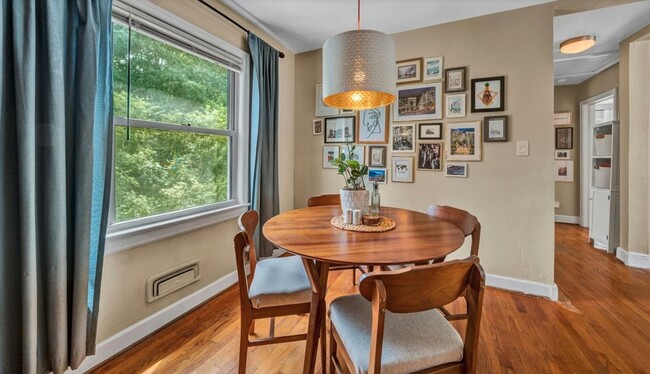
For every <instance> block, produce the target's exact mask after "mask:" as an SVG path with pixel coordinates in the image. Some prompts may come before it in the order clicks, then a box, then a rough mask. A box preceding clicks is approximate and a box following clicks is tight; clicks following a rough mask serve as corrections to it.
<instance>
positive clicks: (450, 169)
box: [445, 162, 467, 178]
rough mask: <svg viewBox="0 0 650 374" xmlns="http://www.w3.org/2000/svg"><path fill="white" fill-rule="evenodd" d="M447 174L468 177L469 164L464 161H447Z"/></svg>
mask: <svg viewBox="0 0 650 374" xmlns="http://www.w3.org/2000/svg"><path fill="white" fill-rule="evenodd" d="M445 175H446V176H448V177H455V178H467V164H466V163H463V162H447V163H446V164H445Z"/></svg>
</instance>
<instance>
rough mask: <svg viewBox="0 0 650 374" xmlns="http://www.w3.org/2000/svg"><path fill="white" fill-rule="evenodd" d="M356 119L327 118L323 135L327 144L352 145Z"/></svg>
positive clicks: (351, 117) (350, 117)
mask: <svg viewBox="0 0 650 374" xmlns="http://www.w3.org/2000/svg"><path fill="white" fill-rule="evenodd" d="M355 119H356V117H354V116H348V117H328V118H325V126H324V131H323V134H324V135H325V143H350V142H353V141H354V122H355Z"/></svg>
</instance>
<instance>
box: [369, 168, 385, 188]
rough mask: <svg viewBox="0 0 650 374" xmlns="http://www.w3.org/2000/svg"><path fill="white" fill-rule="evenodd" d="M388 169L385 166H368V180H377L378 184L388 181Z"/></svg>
mask: <svg viewBox="0 0 650 374" xmlns="http://www.w3.org/2000/svg"><path fill="white" fill-rule="evenodd" d="M387 174H388V169H386V168H368V182H370V183H373V182H377V183H379V184H387V183H388V176H387Z"/></svg>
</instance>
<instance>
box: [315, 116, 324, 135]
mask: <svg viewBox="0 0 650 374" xmlns="http://www.w3.org/2000/svg"><path fill="white" fill-rule="evenodd" d="M312 134H314V135H323V119H322V118H318V119H315V120H314V123H313V127H312Z"/></svg>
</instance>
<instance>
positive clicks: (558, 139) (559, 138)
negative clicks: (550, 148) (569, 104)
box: [555, 127, 573, 149]
mask: <svg viewBox="0 0 650 374" xmlns="http://www.w3.org/2000/svg"><path fill="white" fill-rule="evenodd" d="M555 149H573V127H556V128H555Z"/></svg>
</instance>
